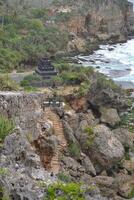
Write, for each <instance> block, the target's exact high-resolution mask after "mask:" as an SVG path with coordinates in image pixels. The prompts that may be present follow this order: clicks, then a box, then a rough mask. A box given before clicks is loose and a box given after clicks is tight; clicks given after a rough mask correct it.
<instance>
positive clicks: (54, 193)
mask: <svg viewBox="0 0 134 200" xmlns="http://www.w3.org/2000/svg"><path fill="white" fill-rule="evenodd" d="M84 192H85V191H84V190H83V189H82V188H81V185H80V184H78V183H68V184H62V183H57V184H54V185H50V186H49V187H48V189H47V197H45V198H44V200H54V199H57V200H68V199H69V200H85V197H84Z"/></svg>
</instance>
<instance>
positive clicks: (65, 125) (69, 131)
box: [63, 121, 77, 143]
mask: <svg viewBox="0 0 134 200" xmlns="http://www.w3.org/2000/svg"><path fill="white" fill-rule="evenodd" d="M63 128H64V134H65V137H66V139H67V141H68V142H69V143H76V142H77V140H76V138H75V136H74V132H73V130H72V128H71V127H70V126H69V124H68V123H67V122H66V121H63Z"/></svg>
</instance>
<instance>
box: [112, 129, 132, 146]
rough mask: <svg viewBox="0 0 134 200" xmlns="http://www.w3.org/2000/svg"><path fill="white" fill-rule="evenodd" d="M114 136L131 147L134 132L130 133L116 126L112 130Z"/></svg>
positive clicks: (124, 144)
mask: <svg viewBox="0 0 134 200" xmlns="http://www.w3.org/2000/svg"><path fill="white" fill-rule="evenodd" d="M112 132H113V134H114V136H115V137H116V138H117V139H118V140H119V141H120V142H121V143H122V145H123V146H124V147H126V148H131V147H132V146H133V142H134V134H133V133H130V132H129V131H128V130H127V129H125V128H117V129H114V130H113V131H112Z"/></svg>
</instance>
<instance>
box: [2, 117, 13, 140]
mask: <svg viewBox="0 0 134 200" xmlns="http://www.w3.org/2000/svg"><path fill="white" fill-rule="evenodd" d="M13 129H14V123H13V121H12V120H10V119H8V118H6V117H4V116H0V141H2V142H3V141H4V139H5V137H6V136H7V135H8V134H9V133H11V132H12V131H13Z"/></svg>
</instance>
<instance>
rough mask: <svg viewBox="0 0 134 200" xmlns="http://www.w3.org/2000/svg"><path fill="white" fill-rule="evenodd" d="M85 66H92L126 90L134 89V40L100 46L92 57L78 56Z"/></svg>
mask: <svg viewBox="0 0 134 200" xmlns="http://www.w3.org/2000/svg"><path fill="white" fill-rule="evenodd" d="M77 59H78V61H79V63H81V64H82V65H83V66H85V67H88V66H92V67H93V68H95V69H96V70H98V71H99V72H101V73H103V74H105V75H106V76H108V77H109V78H111V79H113V80H114V81H115V82H117V83H118V84H119V85H122V86H123V87H125V88H133V89H134V39H131V40H128V41H127V42H126V43H122V44H116V45H115V44H114V45H100V48H99V50H97V51H95V52H94V53H93V54H92V55H88V56H81V55H79V56H77Z"/></svg>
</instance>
